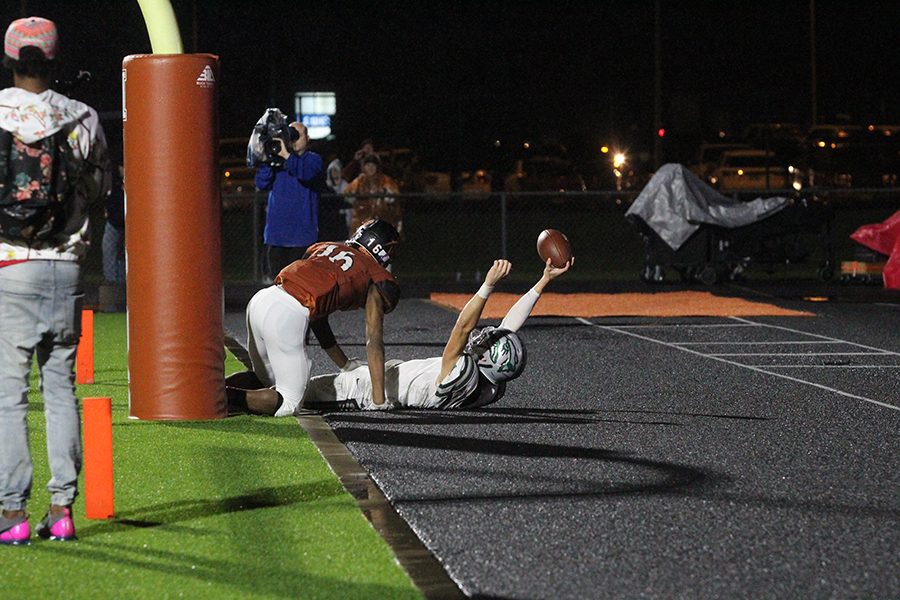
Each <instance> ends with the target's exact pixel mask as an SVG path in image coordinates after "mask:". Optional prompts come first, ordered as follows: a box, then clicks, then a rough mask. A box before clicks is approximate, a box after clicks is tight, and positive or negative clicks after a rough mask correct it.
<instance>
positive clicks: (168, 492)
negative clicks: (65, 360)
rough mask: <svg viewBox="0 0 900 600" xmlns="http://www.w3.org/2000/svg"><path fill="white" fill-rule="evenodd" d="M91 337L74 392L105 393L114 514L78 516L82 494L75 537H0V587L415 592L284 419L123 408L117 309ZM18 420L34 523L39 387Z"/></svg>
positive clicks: (95, 594) (337, 594)
mask: <svg viewBox="0 0 900 600" xmlns="http://www.w3.org/2000/svg"><path fill="white" fill-rule="evenodd" d="M95 340H96V341H95V358H94V360H95V376H94V380H95V382H96V383H95V384H93V385H82V386H79V387H78V396H79V398H84V397H90V396H110V397H112V401H113V447H114V461H115V484H116V489H115V501H116V518H115V519H113V520H110V521H88V520H87V519H85V518H84V497H83V496H80V497H79V498H78V499H77V500H76V502H75V507H74V513H75V526H76V529H77V534H78V538H79V539H78V541H76V542H71V543H61V542H49V541H44V540H40V539H37V538H36V536H34V537H33V538H32V544H31V545H30V546H27V547H23V546H19V547H5V546H0V564H2V568H0V573H2V578H3V583H2V591H0V597H2V598H4V599H7V598H9V599H12V598H28V599H49V598H66V599H73V598H90V599H101V598H154V599H163V598H217V599H218V598H329V599H332V598H421V597H422V596H421V594H420V593H419V592H418V590H417V589H416V588H415V587H414V586H413V585H412V583H411V582H410V580H409V578H408V577H407V576H406V574H405V573H404V572H403V570H402V569H401V568H400V567H399V566H398V565H397V563H396V562H395V560H394V557H393V554H392V553H391V551H390V549H389V548H388V546H387V545H386V544H385V542H384V541H383V540H382V539H381V538H380V537H379V536H378V534H377V533H375V531H374V530H373V529H372V527H371V526H370V525H369V523H368V521H367V520H366V519H365V517H364V516H363V514H362V513H361V512H360V510H359V509H358V508H357V506H356V503H355V501H354V500H353V498H352V497H351V496H350V495H349V494H347V493H346V492H345V491H344V490H343V488H342V487H341V485H340V482H339V481H338V480H337V478H336V477H335V476H334V474H333V473H332V472H331V471H330V470H329V468H328V466H327V465H326V464H325V462H324V461H323V460H322V458H321V457H320V456H319V453H318V451H317V450H316V448H315V446H314V445H313V444H312V443H311V442H310V441H309V439H308V437H307V436H306V434H305V432H304V431H303V429H302V428H301V427H300V426H299V425H298V424H297V422H296V421H295V420H294V419H292V418H283V419H272V418H263V417H249V416H242V417H233V418H229V419H223V420H219V421H207V422H198V421H191V422H176V423H162V422H142V421H134V420H130V419H128V418H127V412H128V386H127V366H126V342H125V316H124V315H122V314H99V313H98V314H97V315H96V317H95ZM240 369H242V367H241V365H240V364H239V363H238V362H237V360H235V359H234V358H233V357H231V356H230V355H229V357H228V360H227V361H226V364H225V372H226V373H231V372H233V371H237V370H240ZM32 389H33V390H36V389H37V379H36V377H35V378H33V382H32ZM28 423H29V431H30V436H31V448H32V455H33V458H34V462H35V477H34V489H33V492H32V499H31V501H30V504H29V507H28V508H29V511H31V512H32V527H34V525H35V524H36V522H37V520H39V519H40V517H41V516H43V513H44V511H45V510H46V507H47V504H48V503H49V496H48V493H47V491H46V487H45V486H46V483H47V480H48V479H49V471H48V467H47V456H46V450H45V433H44V417H43V405H42V403H41V398H40V396H39V394H37V393H36V392H33V393H32V396H31V404H30V409H29V417H28Z"/></svg>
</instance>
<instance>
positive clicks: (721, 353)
mask: <svg viewBox="0 0 900 600" xmlns="http://www.w3.org/2000/svg"><path fill="white" fill-rule="evenodd" d="M891 354H894V353H893V352H888V351H883V352H716V353H709V354H704V356H872V355H891Z"/></svg>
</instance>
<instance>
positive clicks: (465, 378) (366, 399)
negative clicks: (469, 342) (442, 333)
mask: <svg viewBox="0 0 900 600" xmlns="http://www.w3.org/2000/svg"><path fill="white" fill-rule="evenodd" d="M440 374H441V357H440V356H436V357H433V358H423V359H417V360H407V361H403V362H400V361H396V362H395V361H390V362H389V363H388V364H387V365H386V366H385V371H384V387H385V395H386V396H387V400H388V402H392V403H394V404H396V405H398V406H402V407H408V408H439V409H452V408H459V407H460V405H461V404H462V403H463V401H464V400H466V399H467V398H469V397H470V396H471V395H472V394H473V393H474V392H475V390H476V389H477V388H478V382H479V373H478V365H477V364H476V363H475V359H474V358H472V357H471V356H469V355H468V354H463V355H462V356H460V357H459V359H458V360H457V361H456V364H455V365H454V366H453V370H452V371H450V374H449V375H447V377H445V378H444V380H443V381H442V382H441V383H440V384H438V383H437V382H436V380H437V378H438V375H440ZM488 383H489V382H488ZM347 400H353V401H355V402H356V403H357V404H358V405H359V407H360V408H363V409H364V408H366V407H367V406H369V405H370V404H371V403H372V380H371V378H370V377H369V367H368V366H366V365H363V366H361V367H358V368H356V369H353V370H352V371H345V372H341V373H337V374H333V375H321V376H318V377H313V378H312V380H311V381H310V385H309V386H308V387H307V390H306V395H305V396H304V399H303V401H304V403H313V402H315V403H322V402H345V401H347Z"/></svg>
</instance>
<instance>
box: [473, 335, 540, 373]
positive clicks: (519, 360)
mask: <svg viewBox="0 0 900 600" xmlns="http://www.w3.org/2000/svg"><path fill="white" fill-rule="evenodd" d="M466 353H467V354H470V355H472V356H473V357H475V359H476V360H477V361H478V369H479V370H480V371H481V373H482V374H483V375H484V376H485V377H487V378H488V380H490V381H491V383H495V384H499V383H504V382H507V381H511V380H513V379H515V378H516V377H518V376H519V375H521V374H522V371H524V370H525V362H526V361H527V358H528V355H527V353H526V352H525V344H523V343H522V338H520V337H519V334H517V333H515V332H514V331H509V330H508V329H498V328H496V327H485V328H483V329H482V330H481V331H479V330H477V329H476V330H474V331H472V333H471V334H470V335H469V343H468V344H467V345H466Z"/></svg>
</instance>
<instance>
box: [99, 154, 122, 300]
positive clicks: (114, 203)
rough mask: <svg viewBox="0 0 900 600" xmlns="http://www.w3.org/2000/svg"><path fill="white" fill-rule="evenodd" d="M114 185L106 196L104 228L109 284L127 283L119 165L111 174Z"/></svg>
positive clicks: (104, 262) (104, 261)
mask: <svg viewBox="0 0 900 600" xmlns="http://www.w3.org/2000/svg"><path fill="white" fill-rule="evenodd" d="M110 175H111V179H112V185H111V186H110V190H109V192H108V193H107V194H106V206H105V211H104V213H105V215H106V225H104V227H103V278H104V279H106V281H107V282H108V283H113V284H116V285H124V283H125V190H124V189H123V186H122V176H123V169H122V165H118V166H117V167H116V168H114V169H113V170H112V172H111V173H110Z"/></svg>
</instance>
